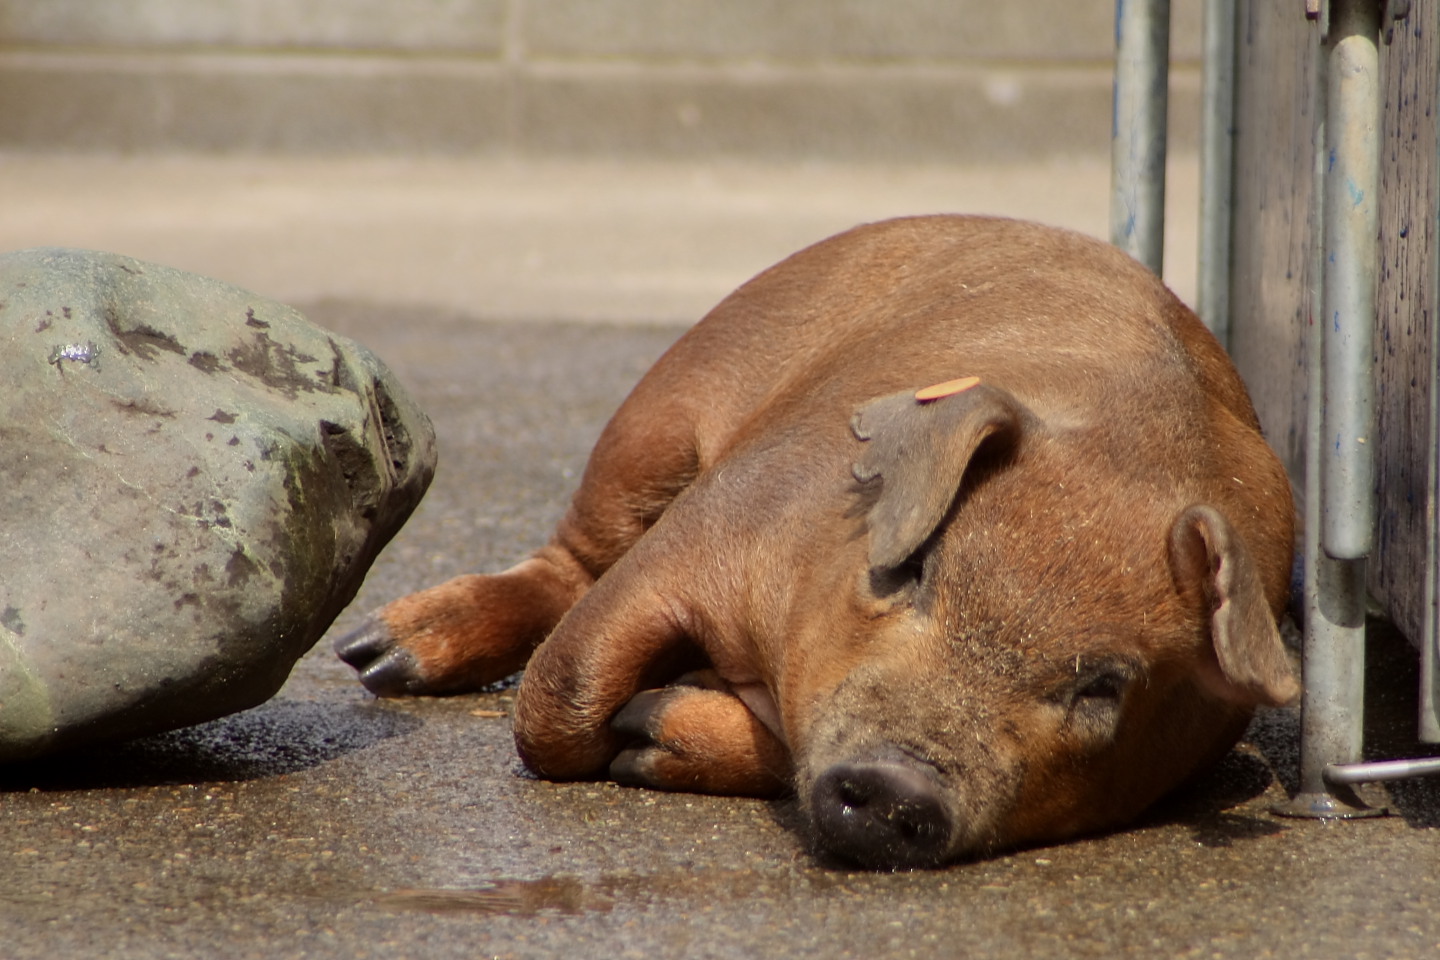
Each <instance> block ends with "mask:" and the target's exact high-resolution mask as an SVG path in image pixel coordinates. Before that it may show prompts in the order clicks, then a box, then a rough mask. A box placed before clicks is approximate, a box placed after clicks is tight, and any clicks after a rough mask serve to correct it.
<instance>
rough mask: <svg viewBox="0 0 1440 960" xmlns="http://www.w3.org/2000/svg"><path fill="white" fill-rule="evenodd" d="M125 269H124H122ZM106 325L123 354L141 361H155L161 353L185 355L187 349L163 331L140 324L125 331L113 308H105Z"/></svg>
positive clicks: (118, 314) (117, 313)
mask: <svg viewBox="0 0 1440 960" xmlns="http://www.w3.org/2000/svg"><path fill="white" fill-rule="evenodd" d="M122 269H124V268H122ZM105 325H106V326H107V327H109V328H110V332H111V333H112V334H113V335H114V336H115V342H116V345H117V346H118V347H119V348H120V352H121V353H127V354H128V353H133V354H135V355H136V356H137V357H139V358H140V359H141V360H154V359H155V356H156V354H157V353H159V351H161V350H164V351H167V352H169V353H178V354H180V355H181V356H184V355H185V348H184V347H182V346H181V345H180V341H178V340H176V339H175V337H174V336H173V335H172V334H168V333H166V332H164V331H163V330H156V329H155V328H154V327H152V326H149V325H148V324H143V323H142V324H140V325H139V326H136V327H133V328H131V329H128V330H127V329H125V327H124V326H123V325H122V324H121V323H120V313H119V311H118V310H116V309H115V308H114V307H113V306H108V307H106V308H105Z"/></svg>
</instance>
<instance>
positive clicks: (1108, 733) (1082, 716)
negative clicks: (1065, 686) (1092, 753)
mask: <svg viewBox="0 0 1440 960" xmlns="http://www.w3.org/2000/svg"><path fill="white" fill-rule="evenodd" d="M1134 675H1135V673H1134V671H1133V670H1131V669H1129V668H1128V667H1127V666H1126V665H1124V664H1103V665H1096V666H1093V667H1091V668H1090V669H1089V670H1085V669H1084V668H1083V667H1082V669H1081V671H1080V673H1079V676H1077V677H1076V678H1075V679H1074V681H1073V685H1072V686H1071V688H1070V697H1069V703H1070V709H1069V713H1068V716H1067V722H1068V723H1069V725H1070V729H1071V730H1072V731H1073V732H1074V733H1076V734H1077V735H1078V736H1080V737H1081V738H1083V740H1084V741H1085V742H1087V743H1089V744H1090V745H1092V746H1094V747H1098V746H1100V745H1101V744H1104V743H1108V742H1110V740H1111V739H1112V738H1113V737H1114V735H1115V730H1116V728H1117V727H1118V726H1119V725H1120V711H1121V705H1122V703H1123V701H1124V699H1125V690H1126V688H1127V687H1129V685H1130V681H1131V680H1132V679H1134Z"/></svg>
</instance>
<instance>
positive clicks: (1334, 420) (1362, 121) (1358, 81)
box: [1321, 0, 1380, 560]
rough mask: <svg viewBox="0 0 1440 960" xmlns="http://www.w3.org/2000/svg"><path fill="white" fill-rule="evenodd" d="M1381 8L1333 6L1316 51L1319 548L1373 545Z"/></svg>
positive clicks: (1361, 550) (1340, 555) (1346, 554)
mask: <svg viewBox="0 0 1440 960" xmlns="http://www.w3.org/2000/svg"><path fill="white" fill-rule="evenodd" d="M1379 34H1380V6H1379V4H1378V3H1376V2H1375V0H1331V3H1330V29H1329V34H1328V36H1327V37H1326V43H1325V47H1324V53H1323V55H1324V69H1325V87H1326V123H1325V141H1324V142H1325V151H1326V159H1325V174H1324V180H1323V183H1324V187H1323V190H1324V194H1325V247H1324V250H1325V271H1324V272H1325V280H1324V297H1323V303H1324V307H1323V310H1322V313H1321V316H1322V318H1323V320H1324V326H1325V330H1324V334H1325V410H1324V415H1323V419H1324V424H1325V426H1324V442H1325V455H1324V457H1323V459H1322V467H1321V469H1322V484H1323V486H1322V488H1321V489H1322V490H1323V492H1324V497H1325V500H1324V503H1325V508H1324V516H1323V517H1322V518H1321V523H1322V528H1321V530H1322V534H1321V542H1322V544H1323V545H1324V548H1325V552H1326V553H1328V554H1329V555H1330V556H1332V557H1335V558H1336V559H1338V560H1359V559H1361V558H1363V557H1365V556H1368V555H1369V554H1370V552H1371V551H1372V550H1373V549H1374V545H1375V499H1376V498H1375V448H1376V444H1375V442H1374V441H1375V374H1374V366H1375V361H1374V352H1375V348H1374V339H1375V274H1376V264H1377V260H1378V258H1377V241H1378V236H1379V230H1380V221H1379V210H1380V204H1379V193H1380V131H1379V127H1380V53H1379Z"/></svg>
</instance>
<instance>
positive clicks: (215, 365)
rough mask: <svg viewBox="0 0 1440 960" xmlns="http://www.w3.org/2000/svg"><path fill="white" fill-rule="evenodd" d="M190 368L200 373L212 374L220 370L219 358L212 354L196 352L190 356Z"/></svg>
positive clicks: (202, 351)
mask: <svg viewBox="0 0 1440 960" xmlns="http://www.w3.org/2000/svg"><path fill="white" fill-rule="evenodd" d="M190 366H192V367H194V368H195V369H196V370H199V371H200V372H201V373H214V372H215V371H217V370H219V369H220V366H221V365H220V358H219V357H217V356H215V354H213V353H208V352H206V351H204V350H197V351H196V352H195V353H192V354H190Z"/></svg>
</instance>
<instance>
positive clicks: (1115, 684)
mask: <svg viewBox="0 0 1440 960" xmlns="http://www.w3.org/2000/svg"><path fill="white" fill-rule="evenodd" d="M1292 512H1293V511H1292V505H1291V499H1290V488H1289V484H1288V482H1287V479H1286V476H1285V473H1284V471H1283V470H1282V468H1281V466H1280V464H1279V462H1278V461H1277V459H1276V458H1275V456H1274V455H1273V454H1272V453H1271V451H1270V449H1269V448H1268V447H1267V446H1266V444H1265V441H1264V440H1263V439H1262V438H1261V435H1260V429H1259V424H1258V422H1257V421H1256V418H1255V413H1254V410H1253V409H1252V407H1251V404H1250V401H1249V398H1248V397H1247V396H1246V393H1245V388H1244V386H1243V385H1242V384H1241V382H1240V379H1239V377H1238V376H1237V375H1236V373H1235V371H1234V369H1233V368H1232V366H1231V365H1230V363H1229V361H1228V360H1227V358H1226V356H1225V354H1224V352H1223V351H1222V350H1221V348H1220V346H1219V345H1218V344H1217V343H1216V341H1215V340H1214V339H1213V338H1212V337H1211V336H1210V334H1209V333H1208V332H1207V331H1206V330H1205V329H1204V327H1202V326H1201V325H1200V323H1199V321H1198V320H1197V319H1196V318H1195V316H1194V315H1193V314H1192V313H1191V312H1190V311H1189V310H1188V309H1186V307H1185V306H1184V305H1183V304H1181V303H1180V301H1179V300H1177V299H1176V298H1175V297H1174V296H1173V295H1172V294H1171V293H1170V292H1169V291H1168V290H1166V289H1165V287H1164V286H1163V285H1162V284H1161V283H1160V281H1158V280H1157V279H1156V278H1155V277H1154V276H1153V275H1151V274H1150V273H1149V272H1147V271H1146V270H1145V269H1144V268H1142V267H1141V266H1139V265H1138V264H1136V263H1135V262H1134V261H1132V260H1130V259H1129V258H1128V257H1126V256H1125V255H1124V254H1122V253H1120V252H1119V251H1117V250H1116V249H1114V248H1112V247H1110V246H1108V245H1106V244H1103V243H1100V242H1098V241H1096V240H1093V239H1089V238H1086V237H1083V236H1080V235H1077V234H1073V233H1068V232H1065V231H1061V230H1056V229H1051V228H1047V227H1042V226H1037V225H1034V224H1029V223H1021V222H1016V221H1010V220H1003V219H990V218H979V217H959V216H937V217H921V218H913V219H903V220H893V221H888V222H884V223H878V224H872V225H869V226H864V227H860V228H857V229H855V230H851V231H849V232H847V233H844V234H841V235H839V236H837V237H833V238H831V239H829V240H826V241H824V242H822V243H819V244H817V245H815V246H813V247H810V248H809V249H806V250H804V251H801V252H800V253H797V254H795V255H794V256H792V257H790V258H789V259H787V260H785V261H784V262H782V263H780V264H779V265H778V266H775V267H773V268H771V269H770V270H768V271H766V272H764V273H762V274H760V275H759V276H758V277H756V278H755V279H753V280H751V281H750V282H749V283H747V284H745V285H744V286H743V287H741V288H740V289H739V290H738V291H736V292H735V293H734V294H732V295H731V296H730V297H729V298H727V299H726V300H725V301H724V302H722V303H721V304H720V305H719V306H718V307H716V308H715V310H714V311H712V312H711V313H710V314H709V316H707V317H706V318H705V319H704V320H703V321H702V322H701V323H699V324H698V325H697V326H695V327H694V328H693V329H692V330H690V331H689V332H688V333H687V334H685V336H683V337H682V338H681V339H680V340H679V341H678V342H677V343H676V344H675V345H674V346H673V347H672V348H671V349H670V350H669V352H668V353H666V354H665V356H663V357H662V358H661V359H660V360H659V362H657V363H656V364H655V366H654V368H652V369H651V370H650V372H649V373H648V374H647V375H646V376H645V377H644V379H642V380H641V381H640V383H639V385H638V386H637V387H636V388H635V390H634V392H632V393H631V395H630V397H629V398H628V399H627V400H626V401H625V403H624V405H623V406H622V407H621V408H620V410H619V411H618V412H617V413H616V414H615V417H614V419H612V420H611V422H610V424H609V425H608V426H607V427H606V429H605V431H604V434H603V435H602V436H601V438H600V441H599V443H598V444H597V445H596V447H595V450H594V452H593V453H592V455H591V458H590V462H589V465H588V467H587V469H586V472H585V477H584V480H583V482H582V483H581V486H580V489H579V491H578V492H577V493H576V494H575V497H574V501H573V504H572V506H571V508H570V510H569V512H568V514H567V515H566V516H565V518H564V519H563V520H562V521H561V523H560V525H559V527H558V529H557V530H556V532H555V535H554V538H553V539H552V540H551V541H550V542H549V543H548V544H546V545H545V546H544V547H542V548H540V549H539V550H537V551H536V552H535V553H534V554H533V555H531V557H530V558H529V559H526V560H525V561H523V562H522V563H520V564H519V565H517V566H515V567H513V568H511V569H509V570H507V571H505V572H503V573H499V574H496V575H493V576H465V577H460V578H458V579H455V580H452V581H450V582H449V583H445V584H442V585H440V586H438V587H434V588H432V589H430V590H427V591H423V592H421V593H418V594H414V595H411V596H408V597H405V598H402V599H400V600H397V601H395V602H393V603H391V604H389V605H388V606H386V607H384V608H382V609H381V610H379V611H378V612H377V613H376V614H374V615H373V616H372V618H371V619H370V620H369V621H368V622H367V623H366V624H365V625H364V626H363V627H361V628H360V629H359V630H358V631H356V632H355V633H354V634H352V635H350V636H349V637H346V638H344V639H342V640H341V641H339V642H338V643H337V645H336V647H337V650H338V652H339V654H340V656H341V657H342V658H343V659H345V660H346V661H347V662H349V663H350V664H352V665H353V666H355V667H356V668H358V669H359V670H360V676H361V680H362V682H364V683H365V685H366V686H367V687H369V688H370V689H371V690H373V691H375V692H376V693H378V694H381V695H396V694H405V693H445V692H454V691H463V690H470V689H473V688H475V687H477V686H480V685H482V684H485V683H488V682H491V681H494V680H496V679H499V678H500V677H503V676H505V675H507V674H508V673H511V672H513V671H515V670H517V669H519V668H520V667H522V666H525V665H526V663H527V661H528V667H527V669H526V671H525V676H524V679H523V681H522V682H521V685H520V689H519V692H518V696H517V700H516V705H515V718H514V719H515V738H516V743H517V745H518V747H519V751H520V755H521V757H522V758H523V759H524V761H525V763H526V764H527V765H528V766H529V767H530V768H531V769H532V770H533V771H535V772H536V773H537V774H539V775H540V776H542V777H549V778H555V779H577V778H597V777H602V778H603V777H607V776H608V777H610V778H613V779H615V780H618V781H621V782H624V783H632V784H639V785H644V786H650V787H656V788H661V789H670V790H694V791H703V792H714V793H734V794H752V795H768V794H776V793H779V792H782V791H785V790H790V789H793V790H794V791H796V792H797V793H798V795H799V800H800V804H801V807H802V809H803V811H804V814H805V816H806V818H807V820H808V822H809V825H810V829H811V831H812V833H813V841H814V843H815V845H816V846H817V847H818V848H819V850H820V851H822V852H823V853H825V854H831V855H836V856H839V857H841V858H844V859H847V860H851V861H854V862H857V863H859V864H862V865H866V866H870V867H879V868H896V867H913V866H926V865H933V864H938V863H941V862H944V861H946V860H950V859H954V858H958V857H967V856H975V855H983V854H985V853H988V852H991V851H995V850H998V849H1001V848H1004V847H1011V846H1015V845H1020V844H1029V843H1038V842H1043V841H1051V840H1056V839H1060V838H1065V837H1070V836H1073V835H1076V834H1080V833H1084V832H1088V831H1095V830H1100V829H1104V828H1108V827H1113V826H1116V825H1119V824H1122V823H1124V822H1126V821H1127V820H1129V819H1131V818H1133V817H1135V816H1136V815H1137V814H1138V813H1140V812H1141V811H1142V810H1144V809H1145V807H1146V806H1147V805H1148V804H1150V803H1151V802H1152V801H1154V800H1155V799H1157V798H1158V797H1160V796H1161V795H1162V794H1164V793H1165V792H1166V791H1168V790H1170V789H1171V788H1172V787H1174V786H1176V785H1177V784H1179V783H1180V782H1181V781H1183V780H1185V779H1186V778H1187V777H1190V776H1191V775H1192V774H1194V773H1196V772H1197V771H1198V770H1200V769H1202V768H1203V767H1204V766H1205V765H1206V764H1209V763H1211V762H1212V761H1214V760H1216V759H1217V758H1219V757H1221V756H1223V755H1224V753H1225V752H1226V751H1227V750H1228V749H1229V748H1230V747H1231V745H1232V744H1233V743H1234V742H1235V740H1236V738H1237V737H1238V736H1239V735H1240V733H1241V731H1242V730H1243V729H1244V727H1245V724H1246V721H1247V719H1248V717H1249V716H1250V714H1251V712H1252V710H1253V708H1254V707H1256V706H1257V705H1259V704H1279V703H1284V702H1286V701H1289V700H1291V699H1292V698H1294V697H1295V695H1296V694H1297V692H1298V686H1297V683H1296V680H1295V677H1294V676H1293V674H1292V672H1291V670H1290V667H1289V664H1288V661H1287V658H1286V655H1285V651H1284V649H1283V646H1282V644H1281V641H1280V637H1279V634H1278V632H1277V630H1276V617H1277V615H1279V613H1280V611H1281V610H1282V609H1283V606H1284V603H1285V600H1286V596H1287V592H1288V583H1289V574H1290V562H1291V535H1292Z"/></svg>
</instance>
